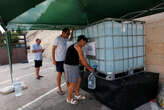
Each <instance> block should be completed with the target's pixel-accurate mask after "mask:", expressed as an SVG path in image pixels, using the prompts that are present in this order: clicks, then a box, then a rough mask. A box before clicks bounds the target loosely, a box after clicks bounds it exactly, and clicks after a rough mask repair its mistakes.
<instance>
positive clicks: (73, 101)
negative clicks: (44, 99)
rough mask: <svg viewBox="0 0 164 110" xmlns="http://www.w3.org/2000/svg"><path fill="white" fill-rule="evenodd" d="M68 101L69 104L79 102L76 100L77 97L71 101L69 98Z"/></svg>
mask: <svg viewBox="0 0 164 110" xmlns="http://www.w3.org/2000/svg"><path fill="white" fill-rule="evenodd" d="M66 102H67V103H69V104H73V105H75V104H78V101H77V100H75V99H71V101H69V100H68V99H67V100H66Z"/></svg>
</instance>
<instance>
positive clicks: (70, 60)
mask: <svg viewBox="0 0 164 110" xmlns="http://www.w3.org/2000/svg"><path fill="white" fill-rule="evenodd" d="M65 64H68V65H78V64H79V55H78V53H77V51H76V49H75V48H74V44H73V45H71V46H70V47H69V48H68V50H67V52H66V57H65Z"/></svg>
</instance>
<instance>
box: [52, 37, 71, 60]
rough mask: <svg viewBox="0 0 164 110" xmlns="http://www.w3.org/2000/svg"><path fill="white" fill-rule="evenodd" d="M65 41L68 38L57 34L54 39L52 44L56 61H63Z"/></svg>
mask: <svg viewBox="0 0 164 110" xmlns="http://www.w3.org/2000/svg"><path fill="white" fill-rule="evenodd" d="M67 41H68V39H66V38H63V37H61V36H58V37H57V38H56V39H55V41H54V44H53V45H54V46H56V50H55V60H56V61H64V60H65V55H66V50H67Z"/></svg>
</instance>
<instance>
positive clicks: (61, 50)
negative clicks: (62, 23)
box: [52, 28, 74, 95]
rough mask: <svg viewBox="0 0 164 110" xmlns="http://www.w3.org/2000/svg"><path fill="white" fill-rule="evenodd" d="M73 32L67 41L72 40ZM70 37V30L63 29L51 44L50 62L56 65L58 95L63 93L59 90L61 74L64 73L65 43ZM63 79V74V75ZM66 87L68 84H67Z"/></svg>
mask: <svg viewBox="0 0 164 110" xmlns="http://www.w3.org/2000/svg"><path fill="white" fill-rule="evenodd" d="M73 30H74V29H72V33H71V37H70V39H69V40H72V38H73ZM69 35H70V29H69V28H64V29H63V30H62V34H61V35H60V36H58V37H57V38H56V39H55V41H54V44H53V47H52V62H53V64H54V65H56V71H57V72H58V75H57V79H56V80H57V85H58V93H59V94H60V95H64V92H63V91H62V89H61V86H60V85H61V76H62V72H64V67H63V66H64V60H65V55H66V50H67V41H68V37H69ZM64 77H65V73H64ZM67 86H68V84H67Z"/></svg>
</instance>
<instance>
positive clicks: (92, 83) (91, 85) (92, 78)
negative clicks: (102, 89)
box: [88, 65, 97, 89]
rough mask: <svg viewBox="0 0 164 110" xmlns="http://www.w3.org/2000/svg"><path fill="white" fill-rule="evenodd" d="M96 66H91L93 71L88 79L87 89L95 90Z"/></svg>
mask: <svg viewBox="0 0 164 110" xmlns="http://www.w3.org/2000/svg"><path fill="white" fill-rule="evenodd" d="M96 67H97V66H96V65H94V66H93V71H92V73H91V74H90V75H89V77H88V88H89V89H95V88H96V77H95V76H94V73H95V70H96Z"/></svg>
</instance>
